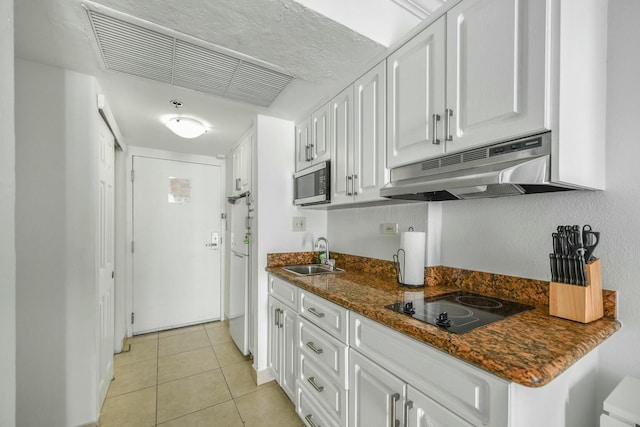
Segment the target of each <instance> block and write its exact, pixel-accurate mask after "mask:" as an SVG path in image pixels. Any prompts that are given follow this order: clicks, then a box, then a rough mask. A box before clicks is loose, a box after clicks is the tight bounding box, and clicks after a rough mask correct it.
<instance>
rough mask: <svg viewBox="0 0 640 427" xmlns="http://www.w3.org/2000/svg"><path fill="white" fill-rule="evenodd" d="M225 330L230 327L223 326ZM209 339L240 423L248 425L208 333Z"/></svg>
mask: <svg viewBox="0 0 640 427" xmlns="http://www.w3.org/2000/svg"><path fill="white" fill-rule="evenodd" d="M222 327H223V328H224V327H226V328H227V332H229V330H228V328H229V327H228V326H222ZM205 332H206V328H205ZM207 338H208V339H209V343H210V344H211V350H213V354H215V356H216V360H217V361H218V366H219V367H220V372H221V373H222V378H223V379H224V383H225V384H226V385H227V389H228V390H229V395H230V396H231V401H232V402H233V406H234V407H235V408H236V413H237V414H238V417H239V418H240V421H242V425H243V426H244V425H246V424H247V422H246V421H245V420H244V418H243V417H242V414H241V413H240V409H239V408H238V403H237V402H236V398H235V396H234V395H233V393H232V392H231V387H230V386H229V382H228V381H227V377H226V375H225V374H224V371H223V370H222V365H220V359H218V353H216V349H215V347H214V346H213V343H212V342H211V337H210V336H209V334H208V333H207Z"/></svg>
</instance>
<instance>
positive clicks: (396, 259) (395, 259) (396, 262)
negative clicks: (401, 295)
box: [393, 249, 405, 285]
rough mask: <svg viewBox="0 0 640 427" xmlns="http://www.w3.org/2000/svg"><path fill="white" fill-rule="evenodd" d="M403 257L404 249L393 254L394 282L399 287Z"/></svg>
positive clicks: (402, 270)
mask: <svg viewBox="0 0 640 427" xmlns="http://www.w3.org/2000/svg"><path fill="white" fill-rule="evenodd" d="M401 253H402V266H400V254H401ZM404 257H405V252H404V249H398V250H397V251H396V253H395V254H393V265H394V266H395V267H396V281H397V282H398V284H399V285H402V282H403V280H402V273H403V272H404Z"/></svg>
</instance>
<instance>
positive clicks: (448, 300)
mask: <svg viewBox="0 0 640 427" xmlns="http://www.w3.org/2000/svg"><path fill="white" fill-rule="evenodd" d="M385 307H386V308H389V309H391V310H393V311H396V312H398V313H404V314H406V315H408V316H411V317H413V318H414V319H418V320H420V321H423V322H426V323H430V324H432V325H436V326H439V327H441V328H443V329H446V330H448V331H450V332H455V333H457V334H461V333H464V332H467V331H470V330H471V329H474V328H477V327H478V326H483V325H486V324H488V323H491V322H495V321H496V320H501V319H504V318H505V317H509V316H511V315H513V314H516V313H520V312H522V311H526V310H531V309H532V308H533V307H531V306H529V305H525V304H520V303H517V302H511V301H505V300H502V299H500V298H493V297H486V296H483V295H478V294H474V293H471V292H466V291H457V292H451V293H448V294H443V295H437V296H435V297H429V298H424V299H417V300H412V301H407V302H405V301H402V302H397V303H395V304H390V305H386V306H385Z"/></svg>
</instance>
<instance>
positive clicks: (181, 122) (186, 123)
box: [164, 99, 207, 138]
mask: <svg viewBox="0 0 640 427" xmlns="http://www.w3.org/2000/svg"><path fill="white" fill-rule="evenodd" d="M170 103H171V105H173V106H174V107H176V109H178V108H180V107H182V102H180V101H176V100H173V99H172V100H171V101H170ZM164 124H165V126H166V127H168V128H169V129H170V130H171V131H172V132H173V133H175V134H176V135H178V136H180V137H182V138H197V137H199V136H200V135H202V134H203V133H205V132H206V131H207V128H206V127H205V125H204V124H203V123H202V122H201V121H200V120H196V119H192V118H189V117H182V116H179V115H175V116H172V117H171V118H169V120H167V121H166V122H165V123H164Z"/></svg>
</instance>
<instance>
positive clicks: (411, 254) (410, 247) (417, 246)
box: [400, 231, 426, 286]
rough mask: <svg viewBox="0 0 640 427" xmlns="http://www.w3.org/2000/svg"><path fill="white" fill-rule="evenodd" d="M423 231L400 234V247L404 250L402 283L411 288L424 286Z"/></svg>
mask: <svg viewBox="0 0 640 427" xmlns="http://www.w3.org/2000/svg"><path fill="white" fill-rule="evenodd" d="M425 241H426V239H425V233H424V231H405V232H403V233H401V234H400V247H401V248H402V249H403V250H404V268H403V266H402V265H401V266H400V268H403V269H402V283H403V284H404V285H411V286H424V254H425V247H426V244H425Z"/></svg>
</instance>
